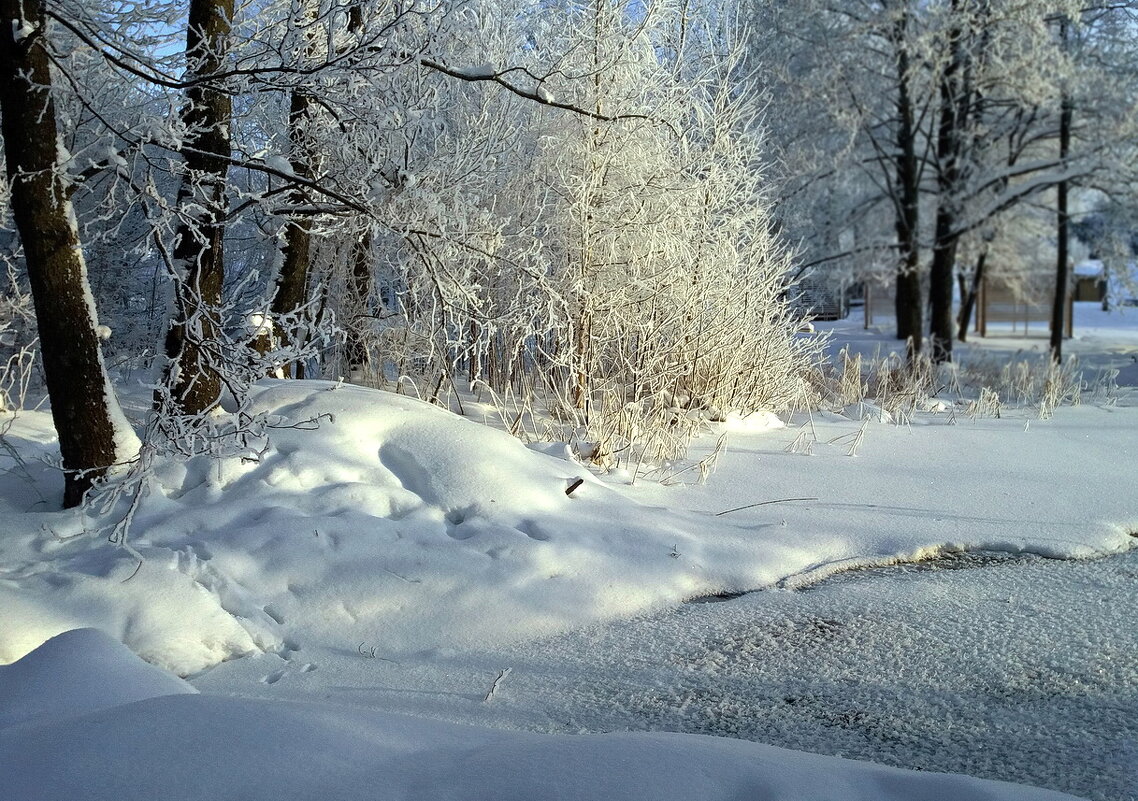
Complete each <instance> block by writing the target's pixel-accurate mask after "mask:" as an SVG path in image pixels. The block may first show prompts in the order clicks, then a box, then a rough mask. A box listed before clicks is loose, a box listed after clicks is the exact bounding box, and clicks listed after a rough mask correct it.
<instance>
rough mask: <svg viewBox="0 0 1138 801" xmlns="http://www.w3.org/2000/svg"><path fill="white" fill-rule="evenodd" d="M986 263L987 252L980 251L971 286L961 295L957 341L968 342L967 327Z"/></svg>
mask: <svg viewBox="0 0 1138 801" xmlns="http://www.w3.org/2000/svg"><path fill="white" fill-rule="evenodd" d="M987 263H988V251H987V250H984V251H981V253H980V256H979V257H978V258H977V259H976V269H975V271H974V272H973V273H972V285H971V286H970V287H969V288H968V291H967V292H964V293H962V294H963V297H964V301H963V302H962V303H961V305H960V319H959V320H958V321H957V326H958V330H957V334H956V336H957V339H959V340H960V341H961V342H967V341H968V326H970V325H972V312H973V310H975V308H976V299H977V298H978V297H979V296H980V287H981V286H983V284H984V267H985V265H986V264H987Z"/></svg>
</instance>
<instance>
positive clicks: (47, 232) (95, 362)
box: [0, 0, 129, 507]
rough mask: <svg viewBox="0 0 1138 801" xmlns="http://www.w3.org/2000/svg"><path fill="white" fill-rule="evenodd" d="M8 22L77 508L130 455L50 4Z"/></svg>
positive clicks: (1, 75)
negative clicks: (67, 128) (54, 71)
mask: <svg viewBox="0 0 1138 801" xmlns="http://www.w3.org/2000/svg"><path fill="white" fill-rule="evenodd" d="M0 20H2V21H3V24H0V114H2V115H3V123H2V131H3V138H4V155H5V160H6V162H7V171H8V180H9V183H10V186H11V206H12V213H13V216H14V217H15V222H16V228H17V229H18V231H19V233H20V239H21V241H22V242H23V245H24V260H25V262H26V264H27V270H28V280H29V283H30V284H31V290H32V298H33V302H34V304H35V311H36V325H37V326H38V328H39V338H40V353H41V355H42V357H43V371H44V378H45V380H46V382H47V391H48V396H49V397H50V399H51V415H52V419H53V421H54V422H55V429H56V432H57V433H58V435H59V450H60V452H61V454H62V456H63V468H64V471H65V472H64V490H63V504H64V506H65V507H72V506H77V505H78V504H79V503H81V502H82V500H83V495H84V493H85V492H86V491H87V490H88V489H89V488H90V487H91V485H92V484H93V483H94V482H95V481H96V480H98V479H99V478H101V477H102V476H103V475H104V474H105V473H106V470H107V467H108V466H110V465H111V464H114V463H115V461H117V460H118V459H120V458H124V457H126V456H129V454H120V453H118V452H117V449H116V421H119V422H120V425H121V421H122V420H123V418H122V413H121V412H120V411H119V409H118V405H117V402H116V401H115V399H114V396H113V395H112V392H111V388H110V384H109V382H108V381H107V375H106V371H105V370H104V367H103V357H102V353H101V351H100V348H99V339H98V336H97V334H96V331H95V329H96V326H97V325H98V320H97V318H96V316H95V305H94V300H93V299H92V297H91V292H90V289H89V287H88V285H87V274H86V267H85V265H84V261H83V252H82V249H81V247H80V242H79V232H78V230H77V227H76V223H75V215H74V211H73V209H72V206H71V199H70V194H69V190H68V187H67V184H66V183H65V182H64V180H63V177H62V174H61V173H62V168H61V166H60V164H59V153H58V150H57V147H58V145H57V143H58V132H57V129H56V118H55V104H54V102H53V99H52V89H51V87H52V78H51V69H50V62H49V59H48V54H47V52H46V50H45V42H44V38H45V36H46V35H47V34H46V26H45V20H44V15H43V6H42V4H41V3H40V2H37V0H0ZM121 433H123V434H124V435H125V434H126V432H125V431H123V432H121ZM122 444H123V445H125V443H122Z"/></svg>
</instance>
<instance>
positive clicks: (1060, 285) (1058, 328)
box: [1051, 19, 1075, 363]
mask: <svg viewBox="0 0 1138 801" xmlns="http://www.w3.org/2000/svg"><path fill="white" fill-rule="evenodd" d="M1067 25H1068V23H1067V20H1066V19H1063V20H1061V21H1060V22H1059V35H1060V37H1061V40H1062V43H1063V47H1064V48H1066V45H1067V35H1068V30H1067ZM1074 114H1075V104H1074V101H1073V100H1072V99H1071V94H1070V92H1069V91H1068V90H1067V89H1066V88H1064V90H1063V94H1062V97H1061V99H1060V105H1059V161H1060V164H1061V166H1060V169H1063V170H1065V169H1066V167H1067V158H1068V157H1069V156H1070V153H1071V123H1072V119H1073V117H1074ZM1056 191H1057V193H1058V196H1059V197H1058V201H1057V204H1056V205H1057V209H1056V211H1057V213H1058V224H1057V227H1056V235H1057V238H1058V240H1059V242H1058V248H1057V250H1058V254H1057V256H1056V260H1055V301H1054V303H1053V305H1052V306H1051V359H1052V360H1053V361H1055V362H1056V363H1058V362H1061V361H1062V360H1063V335H1064V333H1065V329H1066V326H1065V319H1066V313H1067V283H1068V281H1069V280H1070V274H1069V267H1068V264H1067V262H1068V260H1069V258H1070V256H1069V255H1068V244H1069V241H1070V227H1071V220H1070V217H1068V215H1067V191H1068V182H1067V180H1066V179H1064V180H1062V181H1060V182H1059V185H1058V186H1057V187H1056Z"/></svg>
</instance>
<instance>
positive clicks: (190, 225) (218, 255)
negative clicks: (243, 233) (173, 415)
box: [166, 0, 234, 414]
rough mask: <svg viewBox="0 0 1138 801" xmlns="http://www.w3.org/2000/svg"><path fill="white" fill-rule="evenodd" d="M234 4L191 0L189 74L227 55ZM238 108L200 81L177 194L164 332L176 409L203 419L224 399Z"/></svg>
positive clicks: (190, 109)
mask: <svg viewBox="0 0 1138 801" xmlns="http://www.w3.org/2000/svg"><path fill="white" fill-rule="evenodd" d="M233 3H234V0H190V9H189V24H188V26H187V29H186V62H187V65H188V69H187V75H190V76H193V77H195V78H199V79H208V77H209V76H210V75H213V74H216V73H217V72H219V71H220V70H221V69H222V67H223V66H224V63H225V58H226V55H227V53H228V49H229V34H230V26H231V21H232V19H233ZM232 114H233V103H232V100H231V99H230V97H229V94H228V93H227V92H226V91H225V90H224V88H222V87H219V86H216V85H214V84H212V83H210V82H209V81H208V80H202V81H200V82H198V83H195V84H194V85H193V86H192V87H191V88H190V89H188V90H187V91H186V104H185V106H184V107H183V110H182V121H183V123H184V124H185V127H186V137H185V146H184V148H183V151H182V157H183V159H184V161H185V168H186V177H185V179H184V180H183V181H182V186H181V189H180V190H179V193H178V205H179V208H180V209H181V218H180V220H179V223H178V226H177V230H176V232H175V234H174V262H175V269H176V270H177V271H178V273H179V276H178V277H179V278H180V279H181V280H180V283H179V284H178V288H177V297H176V298H175V303H176V310H175V314H176V317H175V319H174V320H173V322H172V323H171V325H170V328H169V330H168V331H167V333H166V356H167V358H168V359H169V364H168V366H167V378H168V380H170V381H171V384H172V385H171V394H172V398H173V401H174V404H175V406H177V407H178V409H179V410H180V411H181V412H183V413H185V414H200V413H202V412H206V411H209V410H211V409H213V408H214V407H216V406H217V405H218V403H219V402H220V400H221V375H220V373H219V372H218V370H219V369H220V367H221V364H220V363H221V357H220V354H218V353H216V352H215V351H214V348H215V346H216V343H217V341H218V335H219V333H220V330H221V328H220V326H221V322H220V319H219V315H220V312H221V289H222V284H223V283H224V280H225V252H224V235H225V214H226V182H227V177H228V168H229V157H230V130H229V128H230V123H231V118H232Z"/></svg>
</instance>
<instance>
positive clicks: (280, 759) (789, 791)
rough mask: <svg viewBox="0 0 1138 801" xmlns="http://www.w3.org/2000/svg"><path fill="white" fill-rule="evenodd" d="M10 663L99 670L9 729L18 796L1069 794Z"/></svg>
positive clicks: (67, 640)
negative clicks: (196, 689)
mask: <svg viewBox="0 0 1138 801" xmlns="http://www.w3.org/2000/svg"><path fill="white" fill-rule="evenodd" d="M92 654H95V655H96V656H97V657H98V658H97V659H95V660H90V659H89V656H91V655H92ZM25 662H27V663H28V664H26V665H25V664H24V663H25ZM6 670H7V671H13V670H21V671H22V672H21V673H20V674H19V675H21V676H29V675H30V676H33V677H35V676H40V674H41V673H42V674H46V675H42V676H41V677H42V678H44V679H47V678H51V677H54V676H63V677H67V678H73V677H77V676H83V675H86V676H88V677H90V679H91V686H90V688H89V689H88V690H87V692H85V693H84V692H79V693H75V692H74V691H73V689H74V688H73V686H71V685H70V684H69V685H67V686H66V687H65V690H64V691H65V692H67V693H68V699H67V700H74V701H77V702H78V703H79V704H80V706H79V707H77V708H71V709H69V708H67V707H66V706H64V705H63V704H60V705H58V706H57V708H56V709H55V710H52V711H54V712H55V714H49V713H48V711H47V710H40V711H41V714H40V716H39V717H38V718H36V719H33V720H29V721H25V722H23V723H20V724H15V725H8V726H6V727H4V728H0V765H3V767H4V775H5V793H7V794H8V797H10V798H18V799H21V800H22V801H37V799H45V801H46V799H59V798H68V799H74V800H75V801H83V800H84V799H91V801H96V800H101V799H108V798H114V799H117V801H133V800H134V799H138V801H150V800H151V799H154V798H163V799H166V800H167V801H181V800H182V799H184V800H185V801H193V800H196V799H202V798H241V799H254V798H264V799H285V798H288V799H316V798H320V799H351V798H356V797H359V796H360V795H361V794H364V795H368V794H370V793H373V792H377V791H378V792H381V793H382V795H381V797H385V798H422V799H463V800H464V801H476V800H477V799H487V800H488V801H489V799H501V798H542V799H578V800H580V801H585V800H587V799H597V800H598V801H600V800H601V799H610V798H622V799H654V800H655V799H661V798H700V799H737V798H755V799H772V800H773V799H788V801H789V800H790V799H801V798H812V799H818V801H827V800H828V799H834V801H856V800H857V799H866V801H871V800H872V801H879V800H880V799H894V798H898V799H899V798H920V799H930V801H931V800H935V799H944V800H945V801H949V800H950V799H951V801H970V800H972V799H975V800H976V801H980V800H981V799H1001V801H1013V800H1019V799H1022V800H1023V801H1029V800H1030V801H1046V800H1047V799H1055V801H1058V799H1062V798H1069V796H1064V795H1061V794H1059V793H1054V792H1048V791H1042V790H1034V789H1031V788H1027V787H1018V786H1015V785H1008V784H997V783H992V782H985V781H981V780H978V779H972V778H969V777H965V776H945V775H938V774H932V773H917V772H910V771H902V770H898V769H896V768H889V767H884V766H880V765H873V764H871V763H857V762H850V761H846V760H841V759H836V758H833V757H824V756H818V755H814V754H805V753H799V752H793V751H786V750H783V749H779V748H775V747H772V746H764V745H759V744H756V743H749V742H743V741H739V740H730V739H724V738H712V737H695V736H687V735H681V734H668V733H657V734H651V733H649V734H637V733H623V734H606V735H583V736H567V735H560V736H543V735H537V734H532V733H523V732H508V731H494V730H489V729H476V728H472V727H465V726H459V725H455V724H451V723H443V722H438V721H429V720H421V719H415V718H410V717H404V716H399V715H392V714H389V713H383V712H376V711H373V710H368V709H359V708H352V707H347V706H337V705H333V704H328V703H321V704H317V703H298V702H288V701H265V700H257V699H248V698H238V697H226V696H220V695H207V694H201V695H199V694H191V693H187V692H186V691H185V689H184V688H182V687H180V686H177V685H174V684H173V683H172V682H173V681H174V680H172V679H169V678H168V677H167V676H165V675H164V674H161V672H160V671H159V670H158V669H157V668H152V667H150V666H147V665H146V664H145V663H143V662H142V661H141V660H139V659H138V658H137V657H135V656H134V655H133V654H131V653H130V652H129V651H127V650H126V649H125V648H121V647H119V648H115V647H113V646H112V645H110V644H108V638H106V637H104V636H99V635H95V634H94V633H92V632H75V633H73V634H72V635H65V636H63V637H60V638H57V639H56V640H53V641H51V642H50V643H48V644H47V645H45V646H43V647H42V648H41V649H40V650H38V651H36V652H34V653H33V654H30V655H29V656H28V657H26V658H25V660H21V661H20V662H18V663H16V664H15V665H13V666H10V667H9V668H7V669H6ZM131 688H134V689H135V690H136V691H135V692H134V693H133V696H134V698H133V699H132V700H129V701H128V702H126V703H122V704H121V705H116V704H115V703H114V701H115V700H125V699H123V696H121V695H120V696H117V697H116V696H115V693H116V692H117V691H120V692H121V691H125V692H127V693H128V695H129V693H130V689H131ZM19 689H20V688H17V693H16V698H17V702H19V700H20V692H19ZM63 744H66V746H65V747H63Z"/></svg>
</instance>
